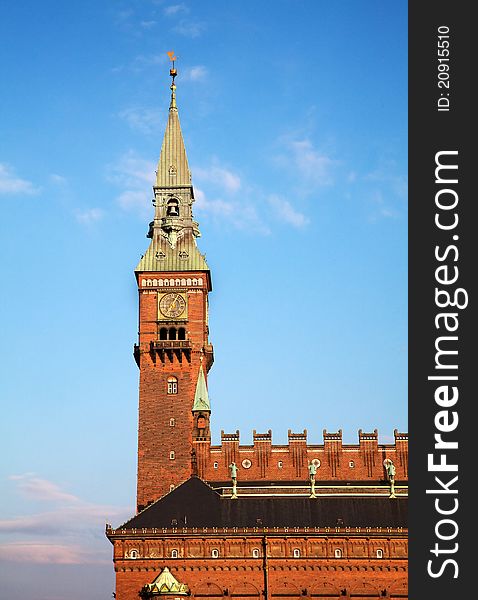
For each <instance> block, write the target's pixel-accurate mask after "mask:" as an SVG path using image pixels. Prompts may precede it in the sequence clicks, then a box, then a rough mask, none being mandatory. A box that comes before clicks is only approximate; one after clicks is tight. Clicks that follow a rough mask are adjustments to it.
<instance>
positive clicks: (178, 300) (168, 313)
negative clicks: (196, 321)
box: [159, 292, 186, 319]
mask: <svg viewBox="0 0 478 600" xmlns="http://www.w3.org/2000/svg"><path fill="white" fill-rule="evenodd" d="M185 310H186V300H185V299H184V296H182V295H181V294H178V293H174V292H172V293H169V294H165V295H164V296H163V297H162V298H161V299H160V301H159V311H160V313H161V314H163V315H164V316H165V317H169V318H170V319H175V318H176V317H180V316H181V315H182V314H183V312H184V311H185Z"/></svg>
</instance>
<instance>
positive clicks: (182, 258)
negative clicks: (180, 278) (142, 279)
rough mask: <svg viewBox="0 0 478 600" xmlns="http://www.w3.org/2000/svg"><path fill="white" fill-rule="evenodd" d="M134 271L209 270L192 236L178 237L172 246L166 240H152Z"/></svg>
mask: <svg viewBox="0 0 478 600" xmlns="http://www.w3.org/2000/svg"><path fill="white" fill-rule="evenodd" d="M135 271H137V272H143V271H209V267H208V266H207V263H206V259H205V257H204V255H203V254H201V253H200V252H199V249H198V247H197V246H196V240H195V239H194V237H193V236H187V237H185V238H183V239H180V240H179V241H178V242H177V244H176V246H175V247H174V248H171V246H170V244H168V242H167V241H166V240H164V242H163V241H162V240H153V241H152V242H151V244H150V246H149V248H148V249H147V250H146V252H145V254H144V256H143V257H141V260H140V261H139V263H138V266H137V267H136V269H135Z"/></svg>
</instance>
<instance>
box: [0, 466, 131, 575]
mask: <svg viewBox="0 0 478 600" xmlns="http://www.w3.org/2000/svg"><path fill="white" fill-rule="evenodd" d="M10 479H11V480H12V481H14V482H15V483H16V485H17V489H18V492H20V493H21V494H22V496H24V497H25V498H26V499H27V500H30V501H32V502H33V506H36V504H35V503H36V502H37V501H38V500H41V501H47V502H48V507H49V510H47V511H44V512H32V513H31V514H24V515H19V516H15V517H12V518H8V519H1V520H0V533H1V534H2V535H3V536H4V541H2V543H0V560H9V561H14V562H24V561H25V562H31V563H57V564H85V563H98V562H103V561H105V562H108V554H109V553H108V552H107V547H105V544H104V538H103V532H104V527H105V523H106V522H112V521H113V520H114V522H115V523H122V522H124V521H125V520H126V519H127V518H128V517H130V516H131V512H132V510H128V509H126V508H124V507H118V506H110V505H102V504H93V503H90V502H85V501H84V500H82V499H81V498H79V497H77V496H75V495H74V494H71V493H69V492H67V491H65V490H63V489H62V488H61V487H60V486H58V485H57V484H56V483H54V482H51V481H48V480H46V479H42V478H40V477H36V476H35V475H34V474H32V473H29V474H25V475H19V476H12V477H10ZM25 537H27V539H25ZM5 538H7V539H5ZM8 538H9V539H8ZM105 551H106V552H105Z"/></svg>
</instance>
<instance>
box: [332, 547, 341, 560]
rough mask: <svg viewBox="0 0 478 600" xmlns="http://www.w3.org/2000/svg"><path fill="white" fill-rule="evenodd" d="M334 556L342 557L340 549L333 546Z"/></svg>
mask: <svg viewBox="0 0 478 600" xmlns="http://www.w3.org/2000/svg"><path fill="white" fill-rule="evenodd" d="M334 556H335V558H342V550H341V549H340V548H335V550H334Z"/></svg>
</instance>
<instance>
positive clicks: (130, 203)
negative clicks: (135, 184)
mask: <svg viewBox="0 0 478 600" xmlns="http://www.w3.org/2000/svg"><path fill="white" fill-rule="evenodd" d="M116 201H117V202H118V204H119V205H120V206H121V208H122V209H124V210H132V211H139V212H141V213H144V212H145V211H146V210H150V209H151V199H150V194H148V193H147V192H146V191H143V190H125V191H124V192H121V194H120V195H119V196H118V197H117V198H116Z"/></svg>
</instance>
